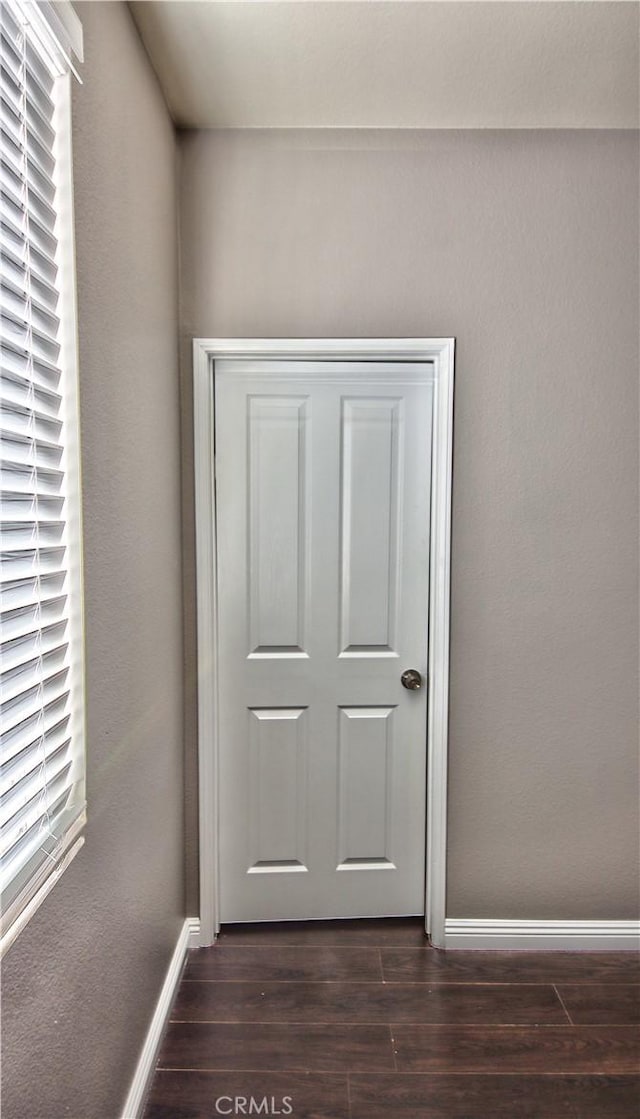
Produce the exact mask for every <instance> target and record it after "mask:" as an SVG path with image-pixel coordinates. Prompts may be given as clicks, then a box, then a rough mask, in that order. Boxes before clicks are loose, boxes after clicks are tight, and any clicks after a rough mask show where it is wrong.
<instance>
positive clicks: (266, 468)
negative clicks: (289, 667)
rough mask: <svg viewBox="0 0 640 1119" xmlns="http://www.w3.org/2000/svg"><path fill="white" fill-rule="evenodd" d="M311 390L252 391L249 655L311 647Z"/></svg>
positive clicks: (295, 652)
mask: <svg viewBox="0 0 640 1119" xmlns="http://www.w3.org/2000/svg"><path fill="white" fill-rule="evenodd" d="M307 422H308V401H307V399H306V398H305V397H279V396H274V397H262V396H249V398H248V417H247V454H248V490H249V492H248V495H247V500H248V553H249V554H248V580H249V587H248V590H249V595H248V599H249V602H248V607H249V656H251V657H256V656H257V657H264V656H267V657H269V656H278V655H285V656H287V655H289V656H291V655H294V656H295V655H298V656H304V655H305V625H306V598H307V578H306V566H307V559H308V539H307V527H308V507H307V506H308V502H307V480H308V467H307V446H308V438H307Z"/></svg>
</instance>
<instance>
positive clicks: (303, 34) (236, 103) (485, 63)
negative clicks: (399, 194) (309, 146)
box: [130, 0, 640, 128]
mask: <svg viewBox="0 0 640 1119" xmlns="http://www.w3.org/2000/svg"><path fill="white" fill-rule="evenodd" d="M130 7H131V10H132V12H133V17H134V19H135V21H136V24H137V26H138V28H139V31H140V34H141V36H142V38H143V40H144V43H145V46H146V48H147V51H148V53H149V55H150V57H151V60H152V62H153V65H154V68H155V70H156V72H157V74H158V77H159V79H160V82H161V84H162V87H163V89H164V92H165V96H166V99H167V103H168V105H169V108H170V110H171V113H172V115H173V117H174V120H175V121H176V123H177V124H179V125H181V126H183V127H186V128H273V127H385V128H637V127H638V125H639V96H638V89H639V86H638V82H639V78H638V17H639V11H640V6H639V4H638V3H637V2H635V0H617V2H612V3H607V2H599V0H564V2H558V0H546V2H545V0H538V2H530V0H493V2H487V0H467V2H460V0H438V2H434V0H285V2H281V0H196V2H194V0H144V2H137V3H131V5H130Z"/></svg>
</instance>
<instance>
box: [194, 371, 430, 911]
mask: <svg viewBox="0 0 640 1119" xmlns="http://www.w3.org/2000/svg"><path fill="white" fill-rule="evenodd" d="M432 407H433V367H432V365H431V364H430V363H428V362H424V363H418V362H406V363H399V362H397V363H392V362H384V363H382V362H337V361H309V362H301V361H278V362H276V361H250V360H229V361H217V362H216V366H215V460H216V508H217V540H218V601H219V615H218V617H219V623H218V625H219V661H220V664H219V713H218V717H219V736H220V773H219V810H220V911H221V919H222V921H269V920H294V919H311V918H322V917H326V918H328V917H359V916H388V915H398V914H421V913H424V888H425V887H424V866H425V796H426V768H427V767H426V753H427V746H426V743H427V732H426V706H427V688H426V671H427V640H428V634H427V620H428V594H429V504H430V475H431V428H432ZM409 669H414V670H416V672H418V673H419V674H420V676H421V677H422V686H421V687H419V688H418V689H417V690H410V689H408V688H407V687H405V686H403V684H402V683H401V676H402V674H403V673H404V672H405V671H406V670H409ZM408 682H409V683H411V681H408ZM414 682H415V681H414Z"/></svg>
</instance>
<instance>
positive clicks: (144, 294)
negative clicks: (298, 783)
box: [2, 3, 184, 1119]
mask: <svg viewBox="0 0 640 1119" xmlns="http://www.w3.org/2000/svg"><path fill="white" fill-rule="evenodd" d="M78 10H79V13H80V17H81V19H82V22H83V24H84V31H85V45H86V63H85V65H84V67H83V79H84V85H83V86H76V87H75V88H74V105H73V110H74V148H75V150H74V161H75V176H74V177H75V201H76V237H77V259H78V285H79V329H80V370H81V407H82V434H83V468H84V516H85V564H86V568H85V575H86V635H87V648H86V652H87V670H88V675H87V685H88V728H87V730H88V733H87V749H88V812H89V826H88V829H87V841H86V845H85V847H84V848H83V850H82V851H81V852H80V854H79V855H78V856H77V858H76V859H75V861H74V863H73V864H72V865H71V867H70V868H69V870H68V871H66V873H65V874H64V875H63V877H62V879H61V880H60V882H59V883H58V884H57V885H56V886H55V887H54V889H53V891H52V893H51V894H50V895H49V897H48V898H47V900H46V901H45V903H44V904H43V906H42V907H41V909H40V910H39V911H38V913H37V914H36V916H35V917H34V918H33V920H32V921H31V923H30V924H29V925H28V926H27V928H26V929H25V930H24V931H23V932H22V933H21V935H20V936H19V938H18V940H17V941H16V942H15V944H14V945H13V947H12V948H11V949H10V951H9V953H8V954H7V956H6V957H5V960H4V961H3V968H2V1003H3V1036H2V1047H3V1061H2V1078H3V1098H2V1116H3V1119H63V1117H66V1116H69V1117H72V1119H117V1117H118V1115H119V1114H120V1111H121V1108H122V1104H123V1103H124V1099H125V1096H126V1093H127V1091H128V1088H129V1084H130V1081H131V1077H132V1074H133V1070H134V1066H135V1064H136V1061H137V1059H138V1056H139V1052H140V1049H141V1046H142V1042H143V1038H144V1035H145V1032H146V1030H147V1028H148V1025H149V1021H150V1019H151V1015H152V1013H153V1010H154V1006H155V1002H156V999H157V997H158V994H159V991H160V987H161V984H162V981H163V979H164V975H165V972H166V968H167V965H168V962H169V959H170V957H171V953H172V950H173V948H174V945H175V942H176V939H177V936H178V932H179V929H180V926H181V922H182V919H183V914H184V899H183V892H184V891H183V885H184V880H183V797H182V749H183V746H182V739H183V735H182V683H181V678H182V632H181V593H182V592H181V563H180V489H179V486H180V482H179V479H180V454H179V398H178V378H177V246H176V241H177V237H176V189H175V188H176V177H175V138H174V133H173V128H172V126H171V123H170V121H169V119H168V116H167V113H166V110H165V106H164V102H163V99H162V96H161V94H160V92H159V89H158V86H157V83H156V80H155V77H154V75H153V73H152V71H151V68H150V66H149V64H148V61H147V58H146V55H145V53H144V51H143V49H142V47H141V45H140V42H139V39H138V36H137V33H136V31H135V28H134V26H133V23H132V21H131V18H130V15H129V12H128V10H127V7H126V5H125V4H119V3H105V4H103V3H91V4H79V5H78Z"/></svg>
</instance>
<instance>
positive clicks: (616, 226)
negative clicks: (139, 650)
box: [181, 131, 638, 919]
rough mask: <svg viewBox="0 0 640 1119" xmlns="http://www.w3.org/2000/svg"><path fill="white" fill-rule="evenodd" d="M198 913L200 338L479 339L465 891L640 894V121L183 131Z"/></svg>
mask: <svg viewBox="0 0 640 1119" xmlns="http://www.w3.org/2000/svg"><path fill="white" fill-rule="evenodd" d="M181 162H182V170H181V199H182V211H181V223H182V224H181V246H182V259H181V281H182V290H181V319H182V322H181V327H182V365H183V395H184V409H183V411H184V417H185V420H184V423H185V426H184V431H183V444H184V449H185V450H184V453H185V473H184V477H185V489H184V526H185V547H186V551H185V570H186V587H187V594H186V602H185V619H186V649H185V655H186V659H187V666H188V674H187V724H186V725H187V773H188V781H187V788H188V799H187V807H188V823H189V839H188V852H189V864H188V865H189V875H188V884H189V908H190V909H191V910H194V909H195V907H196V902H195V899H196V897H197V809H196V776H195V773H196V761H195V750H196V746H195V714H194V683H193V681H194V657H195V645H194V637H193V620H194V603H193V556H192V533H193V498H192V491H191V485H190V482H189V479H190V472H191V462H190V455H191V450H190V446H189V440H190V419H189V414H190V389H189V384H190V377H191V368H190V355H189V341H190V339H191V338H192V337H193V336H216V335H219V336H234V335H237V336H240V337H242V336H252V335H254V336H260V335H266V336H286V335H297V336H325V335H326V336H332V335H338V336H339V335H374V336H375V335H381V336H385V335H429V336H439V335H443V336H447V335H454V336H455V337H456V339H457V367H456V378H457V384H456V414H455V455H454V512H453V591H452V593H453V605H452V609H453V615H452V625H453V630H452V650H451V654H452V660H451V737H450V833H449V844H450V846H449V897H448V907H447V909H448V914H449V915H450V916H456V917H481V916H488V917H501V918H507V917H522V918H526V917H529V918H557V919H562V918H567V919H581V918H583V919H588V918H594V919H595V918H613V919H614V918H631V917H634V916H636V915H637V901H638V195H637V186H638V139H637V135H635V134H633V133H619V132H606V131H605V132H602V131H600V132H588V131H586V132H537V131H529V132H509V131H508V132H440V133H430V134H429V133H422V134H421V133H412V132H404V133H396V134H393V133H379V132H375V131H374V132H360V133H358V132H340V133H333V134H331V133H327V132H323V131H314V132H307V133H304V132H289V133H286V132H271V133H269V134H264V133H263V134H260V133H251V132H235V133H234V132H230V133H229V132H228V133H215V132H208V133H207V132H201V133H183V134H182V136H181Z"/></svg>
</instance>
